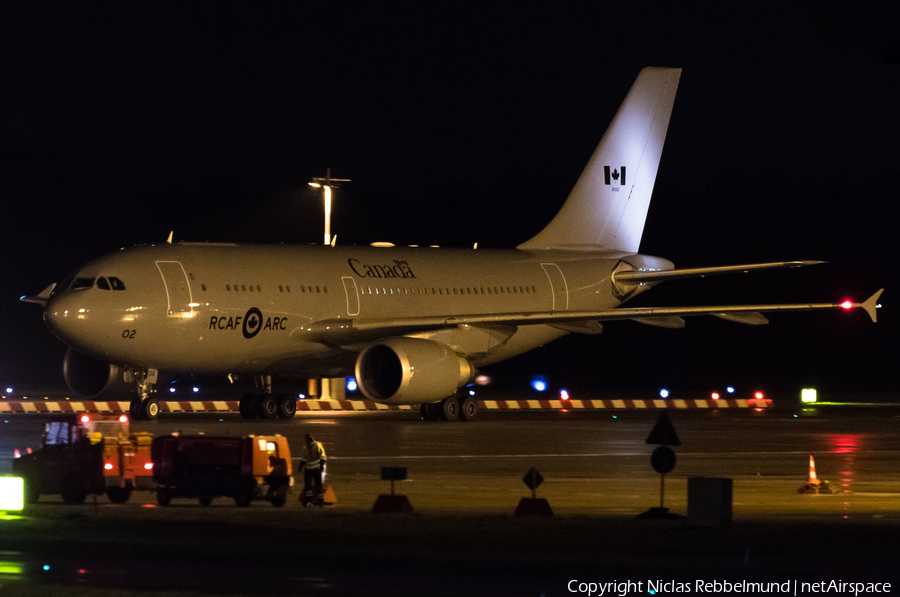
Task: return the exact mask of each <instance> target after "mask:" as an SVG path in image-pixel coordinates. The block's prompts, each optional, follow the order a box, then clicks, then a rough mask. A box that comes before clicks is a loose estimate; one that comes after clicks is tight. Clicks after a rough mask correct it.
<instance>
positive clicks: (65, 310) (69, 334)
mask: <svg viewBox="0 0 900 597" xmlns="http://www.w3.org/2000/svg"><path fill="white" fill-rule="evenodd" d="M88 312H89V309H88V307H87V306H85V305H84V304H83V302H82V301H81V300H79V297H73V296H72V295H71V294H69V293H64V294H60V295H55V296H52V297H50V299H49V300H48V301H47V304H46V305H44V323H45V324H46V325H47V327H48V328H50V331H51V332H53V335H54V336H56V337H57V338H59V339H60V340H62V341H63V342H65V343H66V344H69V345H70V346H71V345H72V344H73V343H74V341H75V340H76V339H77V338H78V332H79V330H80V329H82V328H84V327H85V325H84V323H85V319H86V317H87V314H88Z"/></svg>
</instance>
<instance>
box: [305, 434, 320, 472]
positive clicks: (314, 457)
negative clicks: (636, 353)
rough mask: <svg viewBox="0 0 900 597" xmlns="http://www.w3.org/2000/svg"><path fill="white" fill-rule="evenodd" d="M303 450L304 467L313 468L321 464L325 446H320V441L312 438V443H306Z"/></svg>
mask: <svg viewBox="0 0 900 597" xmlns="http://www.w3.org/2000/svg"><path fill="white" fill-rule="evenodd" d="M303 450H304V451H303V455H304V456H305V458H304V460H306V465H305V466H306V468H308V469H314V468H319V467H321V466H322V461H323V460H324V459H325V447H324V446H322V443H321V442H317V441H315V440H313V442H312V445H309V444H307V445H306V446H304V448H303Z"/></svg>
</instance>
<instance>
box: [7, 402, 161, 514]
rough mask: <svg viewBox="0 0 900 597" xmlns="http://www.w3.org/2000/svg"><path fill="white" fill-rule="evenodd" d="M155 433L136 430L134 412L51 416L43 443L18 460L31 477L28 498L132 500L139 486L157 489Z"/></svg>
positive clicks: (17, 469) (17, 468) (16, 468)
mask: <svg viewBox="0 0 900 597" xmlns="http://www.w3.org/2000/svg"><path fill="white" fill-rule="evenodd" d="M150 441H151V435H150V434H149V433H134V434H132V433H130V430H129V425H128V417H124V416H113V417H108V416H98V415H79V414H75V413H72V414H64V415H52V416H50V417H49V419H48V420H47V424H46V427H45V433H44V442H43V446H42V447H41V448H40V449H39V450H37V451H35V452H33V453H31V454H24V455H21V456H18V457H17V458H15V460H13V474H15V475H17V476H20V477H22V478H23V479H24V480H25V500H26V502H28V503H34V502H36V501H37V500H38V498H39V497H40V496H41V495H45V494H59V495H61V496H62V498H63V501H65V502H66V503H69V504H80V503H82V502H84V500H85V498H86V497H87V496H88V495H91V494H93V495H101V494H104V493H105V494H106V495H107V497H109V499H110V501H112V502H113V503H116V504H121V503H124V502H126V501H128V498H129V497H131V492H132V491H133V490H135V489H151V488H152V486H153V482H152V471H151V468H152V463H151V461H150Z"/></svg>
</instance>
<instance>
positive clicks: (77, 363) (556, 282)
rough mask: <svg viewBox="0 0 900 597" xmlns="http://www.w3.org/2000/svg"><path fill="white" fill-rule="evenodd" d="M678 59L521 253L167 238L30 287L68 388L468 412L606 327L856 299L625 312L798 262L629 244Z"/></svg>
mask: <svg viewBox="0 0 900 597" xmlns="http://www.w3.org/2000/svg"><path fill="white" fill-rule="evenodd" d="M680 77H681V69H677V68H654V67H648V68H645V69H643V70H642V71H641V72H640V73H639V75H638V77H637V79H636V80H635V82H634V84H633V86H632V87H631V89H630V91H629V92H628V94H627V96H626V98H625V100H624V101H623V103H622V105H621V106H620V108H619V110H618V112H617V113H616V115H615V117H614V119H613V121H612V123H611V124H610V126H609V128H608V129H607V131H606V133H605V134H604V136H603V138H602V139H601V141H600V144H599V145H598V147H597V149H596V150H595V151H594V154H593V156H592V157H591V159H590V161H589V162H588V164H587V167H586V168H585V170H584V172H583V173H582V174H581V176H580V178H579V179H578V181H577V182H576V184H575V187H574V189H573V190H572V192H571V194H570V195H569V196H568V198H567V199H566V201H565V202H564V204H563V205H562V208H561V209H560V211H559V213H558V214H557V215H556V216H555V217H554V218H553V219H552V220H551V221H550V222H549V224H547V226H546V227H545V228H544V229H543V230H541V231H540V232H539V233H538V234H537V235H536V236H534V237H533V238H531V239H530V240H527V241H525V242H524V243H522V244H520V245H519V246H517V247H516V248H515V249H491V250H486V249H477V248H475V249H448V248H430V247H429V248H426V247H409V248H401V247H393V246H392V247H384V246H290V245H238V244H222V243H192V242H178V243H173V242H172V239H171V235H170V237H169V240H168V241H167V242H165V243H158V244H148V245H142V246H135V247H131V248H123V249H121V250H119V251H117V252H114V253H111V254H109V255H106V256H103V257H100V258H99V259H96V260H94V261H91V262H90V263H88V264H86V265H84V266H83V267H81V268H79V269H78V270H77V271H76V272H75V273H74V274H71V275H70V276H68V277H67V278H65V279H64V280H63V281H62V282H60V283H59V284H51V285H50V286H49V287H48V288H46V289H45V290H44V291H43V292H41V293H40V294H39V295H37V296H26V297H22V300H24V301H26V302H32V303H37V304H40V305H42V306H43V310H44V321H45V322H46V325H47V326H48V327H49V329H50V330H51V331H52V333H53V334H55V335H56V336H57V337H58V338H59V339H61V340H62V341H63V342H64V343H65V344H67V345H68V346H69V348H68V351H67V353H66V356H65V358H64V362H63V372H64V377H65V379H66V382H67V384H68V386H69V388H70V389H71V390H72V391H73V392H76V393H78V394H81V395H85V396H91V397H101V396H105V395H111V393H113V392H115V391H121V390H122V389H123V388H128V387H129V386H130V387H131V388H133V391H136V395H134V394H132V396H134V397H133V398H132V399H131V402H130V404H131V409H130V410H131V414H132V415H133V416H135V417H138V418H145V419H153V418H156V417H157V416H158V414H159V402H158V399H157V398H156V396H155V387H156V385H158V384H159V383H160V382H161V380H162V379H164V378H166V376H175V375H179V374H199V375H210V376H216V375H222V376H225V375H228V376H235V375H236V376H252V378H253V379H254V381H255V383H256V387H257V390H258V393H257V394H246V395H244V396H243V397H242V398H241V399H240V402H239V404H240V409H239V410H240V413H241V415H242V416H243V417H245V418H253V417H256V416H260V417H263V418H276V417H282V418H286V419H289V418H291V417H293V416H294V413H295V410H296V399H295V398H294V397H293V396H289V395H286V394H277V393H276V392H275V391H274V386H273V383H272V379H273V377H283V376H284V377H298V378H314V377H345V376H350V375H354V374H355V377H356V379H357V382H358V384H359V388H360V389H361V391H362V393H363V394H364V395H365V396H366V397H367V398H369V399H370V400H373V401H375V402H379V403H382V404H410V405H415V404H418V405H421V406H420V409H421V414H422V417H423V418H424V419H430V420H434V419H443V420H450V421H452V420H457V419H463V420H471V419H473V418H475V417H476V415H477V413H478V406H477V402H476V401H475V399H474V398H472V397H471V396H469V395H468V393H467V392H463V391H461V390H462V389H463V388H465V387H466V386H467V385H468V384H470V383H472V381H473V380H474V378H475V376H476V372H477V371H478V370H479V369H480V368H482V367H485V366H488V365H490V364H492V363H497V362H499V361H502V360H505V359H509V358H512V357H514V356H516V355H518V354H521V353H524V352H526V351H529V350H532V349H534V348H537V347H539V346H542V345H544V344H546V343H548V342H551V341H553V340H556V339H558V338H560V337H562V336H565V335H567V334H571V333H575V334H598V333H600V332H601V331H602V324H603V322H605V321H611V320H623V319H631V320H635V321H639V322H642V323H646V324H651V325H656V326H661V327H665V328H677V327H683V326H684V319H683V318H684V317H687V316H695V315H713V316H716V317H719V318H723V319H726V320H730V321H734V322H738V323H743V324H750V325H760V324H765V323H767V321H768V320H767V319H766V317H765V316H764V315H763V313H765V312H776V311H802V310H818V309H841V308H843V309H854V308H862V309H863V310H865V311H866V312H867V313H868V314H869V316H870V317H871V319H872V320H873V321H876V311H875V309H876V307H878V306H879V305H877V301H878V298H879V296H880V295H881V292H882V291H881V290H879V291H878V292H876V293H875V294H874V295H872V296H871V297H870V298H869V299H868V300H866V301H865V302H863V303H856V302H852V301H845V302H843V303H814V304H772V305H723V306H701V307H642V308H629V307H623V304H624V303H626V302H627V301H628V300H630V299H632V298H633V297H635V296H637V295H639V294H641V293H643V292H645V291H646V290H648V289H650V288H651V287H653V286H655V285H656V284H659V283H661V282H664V281H667V280H673V279H679V278H692V277H700V276H709V275H715V274H727V273H731V272H746V271H751V270H766V269H775V268H795V267H804V266H809V265H814V264H818V263H823V262H820V261H784V262H772V263H756V264H744V265H731V266H721V267H702V268H689V269H675V266H674V264H673V263H672V262H670V261H668V260H666V259H663V258H660V257H654V256H650V255H643V254H641V253H639V252H638V251H639V245H640V242H641V236H642V234H643V229H644V222H645V220H646V217H647V210H648V207H649V204H650V198H651V194H652V192H653V186H654V183H655V180H656V173H657V169H658V166H659V162H660V158H661V155H662V149H663V143H664V141H665V137H666V133H667V130H668V125H669V119H670V117H671V113H672V106H673V104H674V100H675V93H676V89H677V87H678V83H679V80H680Z"/></svg>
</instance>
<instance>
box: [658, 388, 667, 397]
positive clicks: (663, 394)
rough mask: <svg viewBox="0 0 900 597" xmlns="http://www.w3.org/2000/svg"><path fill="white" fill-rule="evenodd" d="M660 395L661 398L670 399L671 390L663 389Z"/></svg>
mask: <svg viewBox="0 0 900 597" xmlns="http://www.w3.org/2000/svg"><path fill="white" fill-rule="evenodd" d="M659 395H660V397H661V398H668V397H669V390H667V389H665V388H663V389H661V390H660V391H659Z"/></svg>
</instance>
